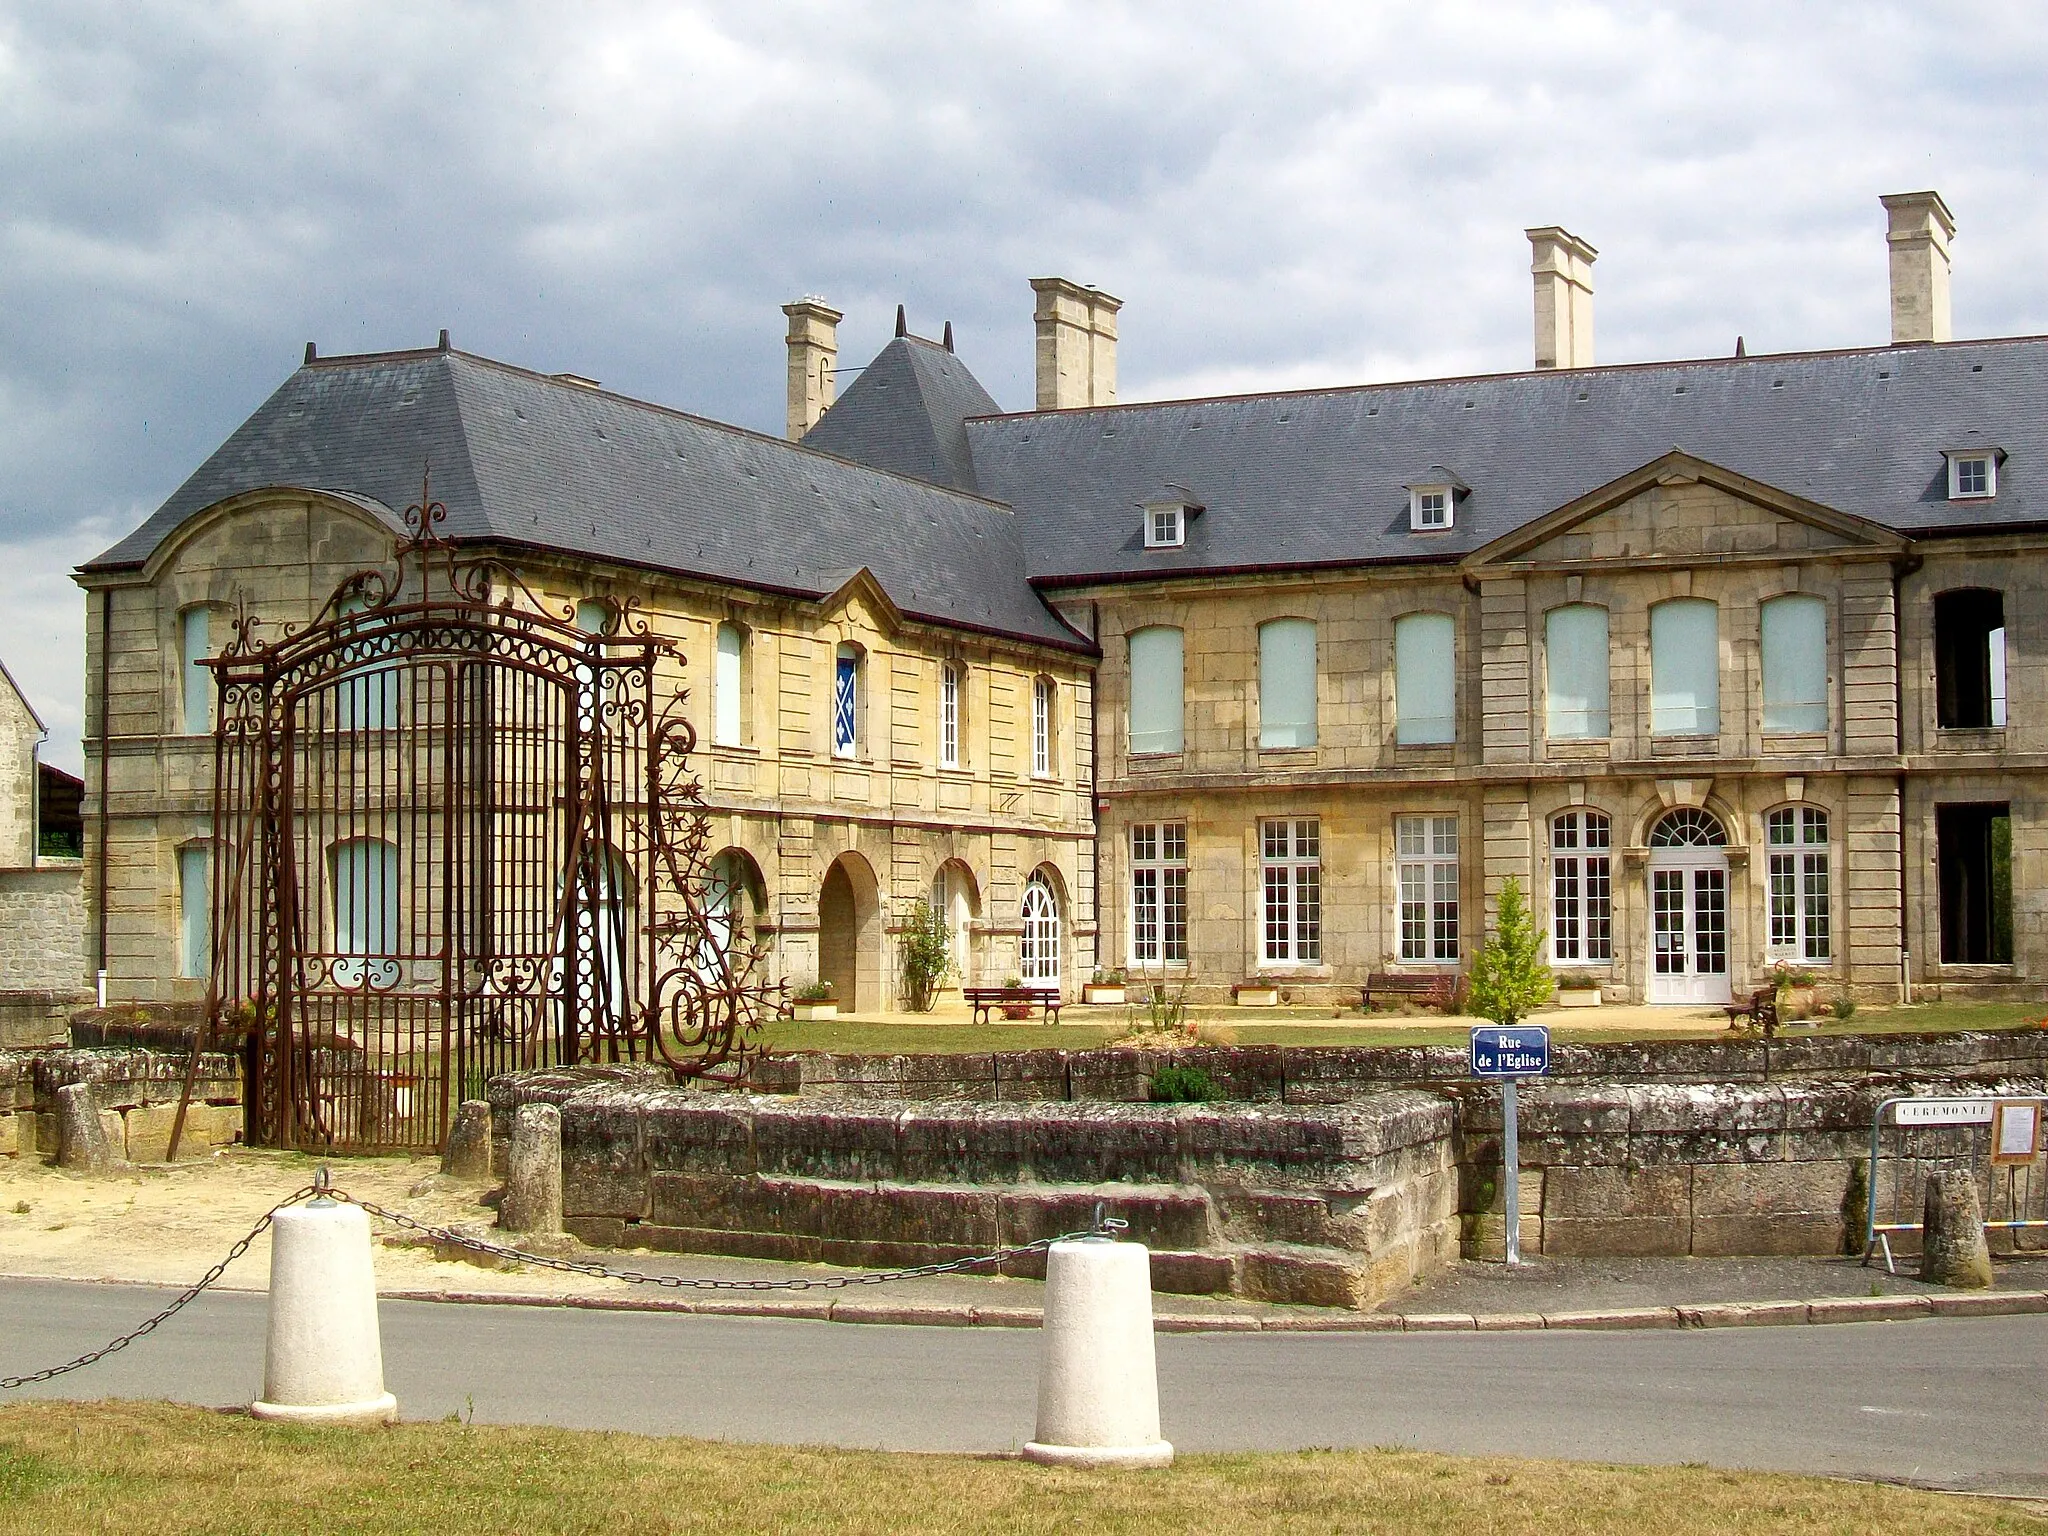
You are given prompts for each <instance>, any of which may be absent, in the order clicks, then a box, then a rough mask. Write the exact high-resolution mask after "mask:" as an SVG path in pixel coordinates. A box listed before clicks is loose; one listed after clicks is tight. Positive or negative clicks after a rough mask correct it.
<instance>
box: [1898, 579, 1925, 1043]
mask: <svg viewBox="0 0 2048 1536" xmlns="http://www.w3.org/2000/svg"><path fill="white" fill-rule="evenodd" d="M1922 563H1923V562H1922V561H1921V559H1920V557H1919V556H1918V555H1911V556H1908V557H1907V558H1906V559H1904V560H1895V561H1893V562H1892V730H1893V743H1894V747H1895V750H1896V751H1897V752H1898V756H1899V766H1898V770H1897V771H1896V772H1895V773H1894V774H1893V775H1892V790H1893V793H1894V794H1895V795H1896V796H1897V797H1898V802H1899V1001H1900V1002H1901V1003H1910V1002H1912V1001H1913V938H1912V933H1911V930H1910V928H1909V926H1908V924H1907V914H1908V913H1909V912H1910V911H1911V908H1910V907H1909V906H1908V905H1907V901H1906V891H1907V875H1906V604H1905V600H1904V583H1905V579H1906V578H1907V577H1908V576H1910V575H1912V574H1913V573H1914V572H1915V571H1917V570H1919V569H1920V567H1921V565H1922Z"/></svg>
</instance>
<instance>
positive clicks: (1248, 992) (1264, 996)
mask: <svg viewBox="0 0 2048 1536" xmlns="http://www.w3.org/2000/svg"><path fill="white" fill-rule="evenodd" d="M1230 999H1231V1001H1232V1002H1234V1003H1236V1004H1237V1006H1238V1007H1240V1008H1278V1007H1279V1006H1280V983H1279V982H1277V981H1272V980H1269V979H1266V978H1264V977H1259V976H1254V977H1253V978H1252V979H1251V980H1250V981H1240V982H1237V983H1235V984H1234V985H1233V986H1232V987H1231V989H1230Z"/></svg>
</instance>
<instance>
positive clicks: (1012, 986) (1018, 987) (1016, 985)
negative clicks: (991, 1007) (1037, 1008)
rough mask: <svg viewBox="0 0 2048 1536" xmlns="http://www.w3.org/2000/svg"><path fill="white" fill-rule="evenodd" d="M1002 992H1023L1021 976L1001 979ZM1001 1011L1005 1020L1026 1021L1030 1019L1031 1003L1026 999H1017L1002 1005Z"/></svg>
mask: <svg viewBox="0 0 2048 1536" xmlns="http://www.w3.org/2000/svg"><path fill="white" fill-rule="evenodd" d="M1003 990H1004V991H1005V992H1022V991H1023V990H1024V978H1023V977H1022V976H1005V977H1004V978H1003ZM1002 1009H1003V1017H1004V1018H1006V1019H1028V1018H1030V1017H1031V1003H1030V1001H1029V1000H1028V999H1026V998H1019V999H1018V1000H1017V1001H1016V1002H1014V1003H1004V1004H1003V1005H1002Z"/></svg>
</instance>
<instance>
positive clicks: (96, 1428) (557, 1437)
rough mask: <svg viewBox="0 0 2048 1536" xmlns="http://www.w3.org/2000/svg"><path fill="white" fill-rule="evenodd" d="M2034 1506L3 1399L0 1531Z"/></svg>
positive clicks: (1599, 1532) (1974, 1523)
mask: <svg viewBox="0 0 2048 1536" xmlns="http://www.w3.org/2000/svg"><path fill="white" fill-rule="evenodd" d="M2041 1507H2042V1506H2039V1505H2029V1504H2020V1503H2012V1502H2004V1501H1997V1500H1990V1499H1966V1498H1956V1497H1952V1496H1946V1495H1941V1494H1932V1493H1923V1492H1919V1491H1916V1490H1913V1489H1907V1488H1898V1487H1891V1486H1885V1485H1879V1484H1873V1483H1850V1482H1841V1481H1835V1480H1831V1479H1823V1478H1817V1477H1788V1476H1782V1475H1777V1474H1769V1473H1738V1472H1720V1471H1714V1470H1711V1469H1709V1468H1706V1467H1699V1466H1685V1467H1626V1466H1603V1465H1596V1464H1586V1463H1571V1462H1558V1461H1526V1460H1519V1459H1515V1458H1510V1457H1485V1458H1472V1457H1453V1456H1438V1455H1432V1454H1428V1453H1424V1452H1420V1451H1406V1450H1395V1449H1384V1450H1371V1451H1307V1452H1300V1453H1287V1454H1275V1455H1235V1456H1186V1457H1182V1458H1181V1459H1180V1460H1179V1461H1178V1462H1177V1463H1176V1464H1175V1465H1174V1466H1173V1467H1171V1468H1170V1469H1168V1470H1165V1471H1161V1472H1141V1473H1129V1472H1125V1473H1115V1472H1074V1471H1056V1470H1052V1469H1049V1468H1044V1467H1036V1466H1032V1465H1030V1464H1028V1463H1025V1462H1021V1461H1013V1460H1010V1459H1008V1458H1000V1457H970V1456H909V1455H890V1454H887V1453H883V1452H875V1451H825V1450H805V1449H797V1448H784V1447H777V1446H750V1445H731V1444H726V1443H711V1442H705V1441H700V1440H682V1439H651V1438H648V1437H645V1436H639V1435H623V1434H587V1433H576V1432H573V1431H568V1430H554V1429H501V1428H481V1427H475V1428H472V1427H466V1426H464V1425H461V1424H458V1423H455V1422H452V1421H450V1422H447V1423H442V1424H407V1425H401V1426H399V1427H397V1428H394V1429H389V1430H368V1431H365V1430H309V1429H292V1428H285V1427H282V1426H278V1425H269V1424H259V1423H257V1422H255V1421H254V1420H251V1419H247V1418H243V1417H240V1416H234V1415H228V1414H222V1413H218V1412H210V1411H208V1410H205V1409H199V1408H175V1407H170V1406H167V1405H162V1404H144V1403H30V1404H23V1405H21V1406H18V1407H14V1408H11V1409H7V1410H4V1411H0V1532H23V1533H26V1532H38V1533H41V1532H50V1531H65V1532H73V1531H81V1532H86V1531H90V1532H108V1533H118V1536H133V1533H136V1532H143V1531H179V1532H207V1533H218V1536H229V1533H245V1532H246V1533H262V1536H268V1533H271V1532H278V1531H319V1532H363V1533H370V1532H380V1533H381V1532H391V1533H400V1532H446V1531H459V1532H473V1533H495V1532H521V1533H543V1532H572V1531H573V1532H601V1533H603V1536H636V1533H639V1532H656V1531H715V1532H719V1533H729V1532H755V1531H776V1532H781V1531H849V1532H852V1531H859V1532H878V1531H920V1532H922V1531H946V1532H1011V1531H1018V1532H1049V1531H1075V1530H1086V1531H1106V1532H1116V1533H1125V1532H1152V1531H1201V1532H1211V1531H1231V1532H1238V1531H1243V1532H1252V1533H1261V1532H1309V1531H1314V1532H1319V1533H1320V1532H1329V1531H1371V1532H1375V1533H1380V1536H1451V1533H1464V1532H1503V1533H1505V1532H1523V1531H1541V1532H1545V1533H1549V1536H1609V1533H1612V1536H1624V1533H1627V1536H1635V1533H1637V1532H1642V1531H1655V1532H1657V1533H1658V1536H1721V1533H1725V1532H1729V1531H1740V1532H1744V1533H1778V1532H1824V1533H1839V1536H1867V1533H1869V1532H1874V1531H1910V1532H1913V1533H1915V1536H1950V1533H1964V1532H1972V1533H1974V1532H2034V1533H2037V1536H2038V1533H2039V1532H2040V1531H2041V1530H2042V1529H2043V1524H2042V1520H2041V1517H2040V1514H2039V1513H2038V1511H2039V1510H2040V1509H2041Z"/></svg>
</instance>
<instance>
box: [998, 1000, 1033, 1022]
mask: <svg viewBox="0 0 2048 1536" xmlns="http://www.w3.org/2000/svg"><path fill="white" fill-rule="evenodd" d="M1002 1008H1003V1017H1004V1018H1006V1019H1028V1018H1030V1017H1031V1015H1032V1014H1034V1013H1036V1012H1037V1011H1038V1009H1037V1005H1035V1004H1033V1003H1004V1004H1003V1005H1002Z"/></svg>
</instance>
